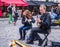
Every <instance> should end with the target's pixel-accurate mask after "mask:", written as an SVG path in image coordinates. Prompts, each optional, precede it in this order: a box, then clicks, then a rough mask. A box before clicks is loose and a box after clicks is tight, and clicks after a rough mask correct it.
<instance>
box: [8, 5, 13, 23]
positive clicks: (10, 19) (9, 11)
mask: <svg viewBox="0 0 60 47" xmlns="http://www.w3.org/2000/svg"><path fill="white" fill-rule="evenodd" d="M12 7H13V6H12V5H11V4H10V5H9V6H8V8H7V11H8V16H9V20H8V21H9V23H11V22H12V21H13V19H12Z"/></svg>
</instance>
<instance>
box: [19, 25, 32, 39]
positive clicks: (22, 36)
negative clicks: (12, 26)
mask: <svg viewBox="0 0 60 47" xmlns="http://www.w3.org/2000/svg"><path fill="white" fill-rule="evenodd" d="M31 28H32V27H31V26H22V27H20V28H19V33H20V38H24V39H25V34H26V30H29V29H31Z"/></svg>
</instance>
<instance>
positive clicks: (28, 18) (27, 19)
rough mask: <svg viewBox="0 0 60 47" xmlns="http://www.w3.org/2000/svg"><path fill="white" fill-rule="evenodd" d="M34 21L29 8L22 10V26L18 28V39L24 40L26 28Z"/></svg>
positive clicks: (29, 27) (30, 26)
mask: <svg viewBox="0 0 60 47" xmlns="http://www.w3.org/2000/svg"><path fill="white" fill-rule="evenodd" d="M34 22H35V20H34V19H33V17H32V13H31V12H30V11H29V10H25V11H24V12H23V16H22V24H23V26H22V27H20V28H19V33H20V39H19V40H25V35H26V30H29V29H31V28H32V23H34Z"/></svg>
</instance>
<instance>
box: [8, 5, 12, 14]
mask: <svg viewBox="0 0 60 47" xmlns="http://www.w3.org/2000/svg"><path fill="white" fill-rule="evenodd" d="M7 11H8V13H10V14H12V6H9V7H8V8H7Z"/></svg>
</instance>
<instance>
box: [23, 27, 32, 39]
mask: <svg viewBox="0 0 60 47" xmlns="http://www.w3.org/2000/svg"><path fill="white" fill-rule="evenodd" d="M29 29H31V27H30V26H25V27H24V28H23V40H24V39H25V35H26V30H29Z"/></svg>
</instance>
